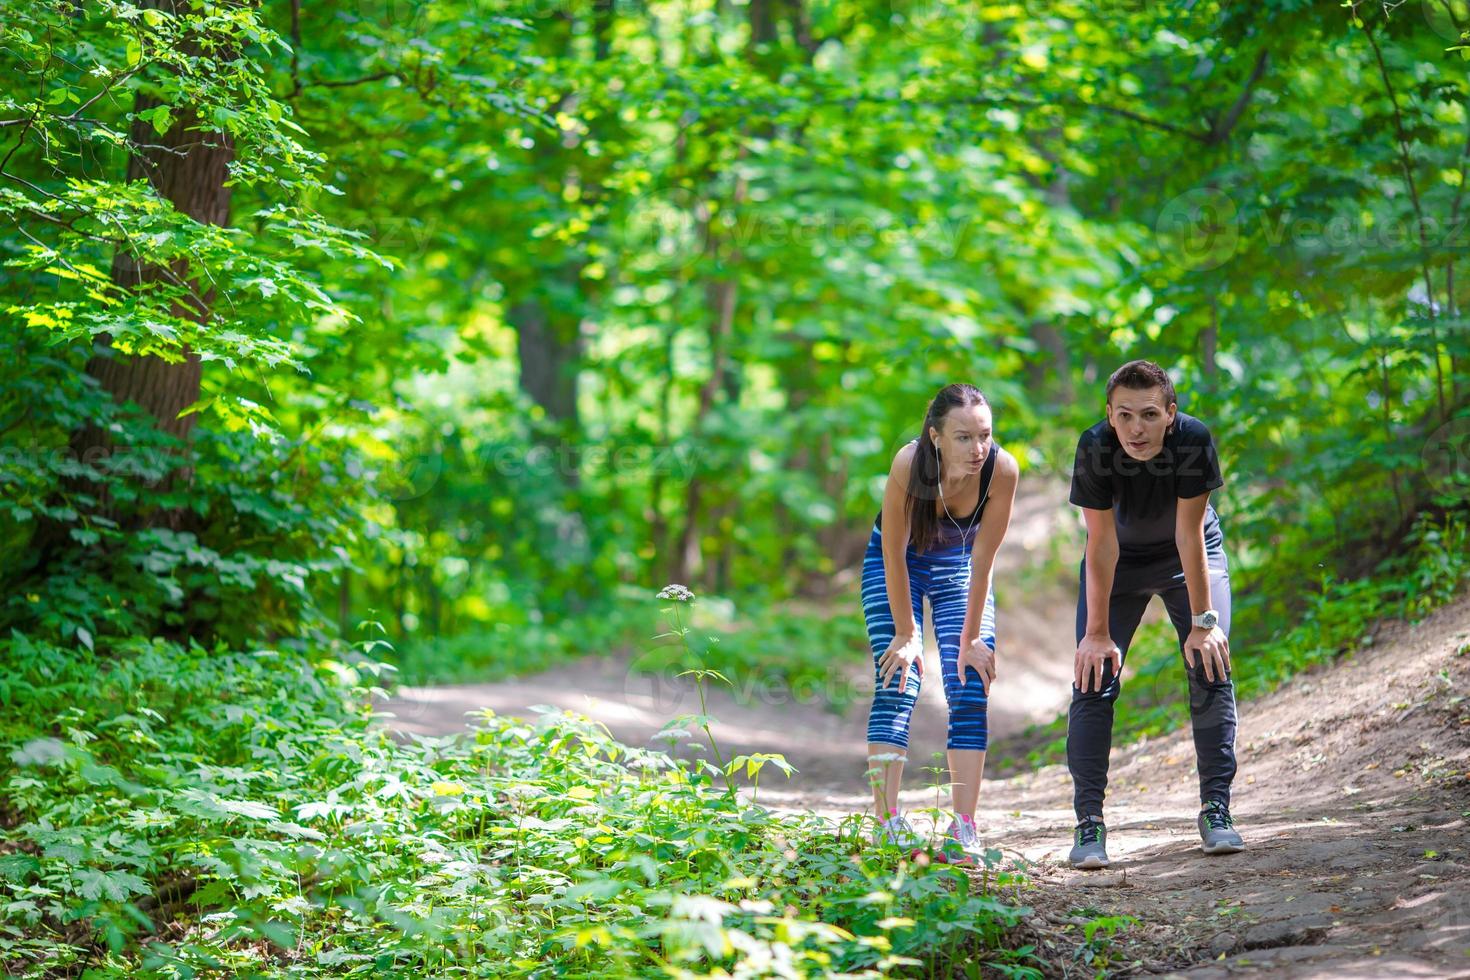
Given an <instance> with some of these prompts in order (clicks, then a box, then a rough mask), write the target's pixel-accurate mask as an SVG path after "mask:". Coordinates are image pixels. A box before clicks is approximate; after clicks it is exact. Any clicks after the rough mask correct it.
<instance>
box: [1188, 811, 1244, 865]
mask: <svg viewBox="0 0 1470 980" xmlns="http://www.w3.org/2000/svg"><path fill="white" fill-rule="evenodd" d="M1199 836H1200V841H1201V843H1200V850H1202V851H1204V852H1205V853H1206V854H1235V853H1236V852H1238V851H1243V850H1245V841H1243V840H1241V838H1240V834H1238V833H1236V832H1235V821H1234V820H1232V819H1231V818H1230V808H1229V807H1228V806H1226V805H1225V804H1224V803H1223V802H1222V801H1220V800H1210V801H1209V802H1208V803H1206V804H1205V808H1204V809H1203V810H1201V811H1200V812H1199Z"/></svg>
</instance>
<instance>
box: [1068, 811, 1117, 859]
mask: <svg viewBox="0 0 1470 980" xmlns="http://www.w3.org/2000/svg"><path fill="white" fill-rule="evenodd" d="M1067 860H1069V861H1071V862H1072V867H1074V868H1087V869H1092V868H1106V867H1107V866H1108V828H1107V827H1105V826H1103V822H1102V817H1083V818H1082V822H1081V823H1079V824H1078V825H1077V829H1076V830H1075V831H1074V832H1073V834H1072V853H1071V854H1070V855H1069V856H1068V858H1067Z"/></svg>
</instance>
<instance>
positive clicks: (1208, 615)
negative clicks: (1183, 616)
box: [1190, 609, 1220, 630]
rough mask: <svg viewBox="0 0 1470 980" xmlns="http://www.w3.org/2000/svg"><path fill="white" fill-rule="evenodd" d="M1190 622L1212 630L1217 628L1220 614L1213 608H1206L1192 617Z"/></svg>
mask: <svg viewBox="0 0 1470 980" xmlns="http://www.w3.org/2000/svg"><path fill="white" fill-rule="evenodd" d="M1190 622H1192V623H1194V625H1196V626H1198V627H1199V628H1200V629H1206V630H1212V629H1214V628H1215V624H1216V623H1218V622H1220V614H1219V613H1217V612H1215V610H1213V609H1206V610H1205V611H1204V612H1202V613H1200V614H1199V615H1198V616H1193V617H1191V618H1190Z"/></svg>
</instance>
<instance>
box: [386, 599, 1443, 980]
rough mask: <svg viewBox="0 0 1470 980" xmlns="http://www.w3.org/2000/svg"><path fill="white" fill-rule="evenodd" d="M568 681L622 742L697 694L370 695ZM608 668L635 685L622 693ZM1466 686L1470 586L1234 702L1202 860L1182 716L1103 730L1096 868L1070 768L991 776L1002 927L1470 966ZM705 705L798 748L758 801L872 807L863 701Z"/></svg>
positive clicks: (415, 720) (476, 703) (777, 747)
mask: <svg viewBox="0 0 1470 980" xmlns="http://www.w3.org/2000/svg"><path fill="white" fill-rule="evenodd" d="M594 668H596V672H593V670H594ZM1241 669H1249V668H1248V665H1246V664H1242V665H1241ZM569 678H574V679H575V682H576V684H575V686H576V687H578V688H579V689H581V690H584V691H585V690H594V691H597V692H599V696H598V697H597V698H596V700H593V701H591V702H587V703H588V704H590V707H591V709H592V710H591V711H589V713H590V714H592V715H593V717H597V718H599V719H601V720H602V721H604V722H606V723H607V724H608V726H609V727H610V728H611V729H612V730H613V732H614V733H615V734H619V735H620V736H627V737H628V738H629V740H632V741H639V735H640V733H644V732H649V731H651V730H653V729H654V728H656V727H657V725H658V723H661V721H662V719H663V718H666V717H668V716H669V715H672V714H675V713H677V712H678V711H680V710H692V708H693V707H694V706H696V705H692V704H689V703H676V704H673V710H668V709H669V708H670V703H669V702H678V701H679V698H678V696H677V695H670V696H669V697H667V698H666V699H664V702H660V699H659V698H658V697H656V696H652V695H649V694H646V693H645V694H641V695H640V694H639V692H638V690H637V685H636V683H629V684H626V685H625V684H624V682H623V675H621V674H620V673H619V671H618V670H617V669H615V668H614V667H613V665H612V664H610V663H608V662H601V663H596V662H589V663H587V664H584V665H579V667H578V668H577V669H569V670H566V671H558V672H556V673H555V674H554V675H552V676H548V677H543V678H540V679H530V680H525V681H517V682H513V683H507V684H503V685H474V686H468V687H459V688H440V689H421V690H417V691H414V690H410V691H405V692H403V693H402V695H401V696H400V698H398V699H397V700H395V701H393V702H390V703H388V704H387V705H385V706H384V707H385V709H386V710H390V711H394V712H395V713H396V714H397V716H398V717H397V719H396V720H395V721H393V722H392V724H393V725H394V727H396V728H399V729H400V730H404V731H420V732H434V733H438V732H445V731H451V730H455V729H456V728H458V727H460V726H461V725H462V724H463V722H462V720H461V719H462V717H463V716H462V714H461V712H462V711H463V710H465V709H467V708H470V709H473V708H478V707H481V706H490V707H492V708H494V709H495V710H497V711H507V712H514V713H521V714H525V713H526V709H527V707H528V706H529V705H533V704H537V703H547V704H553V705H561V706H566V707H573V708H577V709H578V710H582V706H581V705H579V704H577V703H576V702H577V701H578V699H579V698H582V697H583V696H582V695H580V694H572V693H569V691H568V689H569V688H570V687H572V686H573V685H572V684H570V683H569ZM620 687H626V688H628V690H625V691H624V693H623V694H622V695H621V696H619V694H618V690H619V688H620ZM930 687H937V685H930ZM998 691H999V688H997V692H998ZM1467 692H1470V599H1465V600H1461V601H1459V602H1457V603H1456V604H1454V605H1452V606H1449V607H1446V608H1445V609H1442V610H1440V611H1439V612H1438V613H1437V614H1435V615H1434V616H1432V617H1430V618H1429V619H1428V620H1426V621H1425V622H1424V623H1421V624H1419V625H1418V626H1408V625H1405V624H1388V625H1387V626H1385V627H1384V629H1382V630H1381V631H1380V632H1379V634H1378V635H1377V638H1376V642H1375V643H1374V644H1373V646H1372V647H1370V648H1369V650H1368V651H1366V652H1363V653H1359V654H1357V655H1356V656H1354V657H1352V658H1349V659H1346V660H1344V661H1341V662H1339V663H1336V664H1332V665H1330V666H1327V667H1323V668H1319V669H1317V670H1313V671H1309V672H1307V673H1304V674H1302V675H1300V676H1299V677H1298V678H1296V679H1295V680H1294V681H1292V682H1291V683H1290V684H1289V685H1287V686H1285V687H1283V688H1282V689H1280V690H1278V691H1276V692H1275V693H1273V694H1271V695H1269V696H1267V697H1265V698H1262V699H1260V700H1258V701H1255V702H1250V703H1246V704H1244V705H1242V707H1241V732H1240V736H1239V739H1238V743H1237V744H1238V754H1239V759H1240V775H1239V777H1238V779H1237V782H1236V788H1235V802H1234V806H1233V810H1234V813H1235V815H1236V818H1237V821H1238V825H1239V826H1240V828H1241V830H1242V832H1243V833H1244V835H1245V837H1246V841H1247V844H1248V849H1247V850H1246V851H1245V853H1243V854H1238V855H1231V856H1225V857H1214V858H1210V857H1206V856H1204V855H1203V854H1201V853H1200V852H1199V850H1198V848H1197V844H1198V837H1197V835H1196V832H1195V830H1194V824H1193V819H1194V813H1195V811H1196V809H1197V807H1198V804H1197V799H1198V797H1197V782H1196V779H1197V777H1196V775H1195V772H1194V753H1193V745H1192V743H1191V742H1190V739H1189V733H1188V732H1187V731H1181V732H1177V733H1175V734H1173V735H1170V736H1168V737H1165V738H1162V739H1156V740H1153V741H1145V742H1140V743H1137V744H1134V745H1131V746H1126V747H1123V748H1115V749H1114V753H1113V756H1114V758H1113V765H1112V781H1111V786H1110V793H1109V802H1108V808H1107V817H1108V826H1109V834H1110V840H1109V850H1110V853H1111V855H1112V857H1113V865H1112V867H1111V868H1109V869H1107V870H1105V871H1095V872H1078V871H1074V870H1072V869H1071V868H1070V867H1068V866H1066V864H1065V856H1066V850H1067V847H1068V846H1069V844H1070V840H1069V834H1070V830H1071V825H1072V815H1071V805H1070V803H1071V785H1070V781H1069V779H1068V777H1067V773H1066V770H1065V768H1064V767H1062V766H1049V767H1046V768H1043V769H1041V770H1038V771H1033V772H1029V773H1026V774H1023V775H1018V776H1013V777H1010V778H1005V779H991V780H987V781H986V784H985V788H984V791H983V794H982V798H981V811H980V813H979V814H978V819H979V823H980V825H981V827H982V828H983V829H984V830H985V831H986V837H987V840H988V842H989V843H991V844H992V845H993V846H996V847H999V848H1001V849H1002V851H1003V852H1004V853H1005V854H1006V855H1007V857H1008V858H1009V859H1012V860H1023V861H1024V862H1026V864H1027V865H1028V866H1029V873H1030V874H1031V876H1032V879H1033V881H1034V882H1035V883H1036V885H1037V887H1035V888H1032V889H1029V890H1028V891H1027V892H1026V893H1025V901H1026V902H1027V903H1028V904H1030V905H1031V906H1032V907H1033V908H1034V909H1035V910H1036V911H1035V914H1033V915H1032V916H1031V917H1030V918H1029V919H1028V920H1027V922H1026V925H1025V926H1024V927H1023V929H1022V934H1021V935H1019V936H1017V937H1016V942H1017V943H1018V944H1019V943H1021V942H1036V943H1038V944H1040V946H1041V948H1042V950H1043V951H1044V952H1045V953H1046V954H1047V957H1046V958H1047V960H1048V964H1049V969H1050V972H1053V973H1054V974H1055V975H1058V976H1061V975H1073V976H1085V975H1092V973H1093V972H1094V970H1095V969H1096V968H1097V967H1099V966H1103V965H1106V966H1107V969H1108V970H1110V971H1112V970H1119V971H1123V972H1127V973H1149V974H1155V973H1164V974H1167V973H1171V972H1178V973H1180V974H1183V975H1187V976H1190V977H1199V978H1213V977H1225V976H1234V975H1238V974H1255V975H1259V976H1271V977H1277V976H1291V977H1322V978H1329V977H1470V854H1467V842H1470V834H1467V822H1470V821H1467V816H1470V776H1467V771H1470V700H1467V699H1466V694H1467ZM685 696H686V697H687V696H688V695H687V693H686V695H685ZM1125 696H1126V695H1125ZM926 697H927V695H926ZM640 698H642V699H644V700H642V701H640ZM858 707H859V708H860V707H861V706H858ZM938 708H939V706H938V705H926V706H921V709H920V710H921V714H923V715H928V716H932V717H931V718H930V720H929V722H928V724H929V725H931V727H932V726H933V725H934V724H935V723H936V722H935V719H939V721H938V724H939V726H940V734H939V736H938V738H937V739H936V738H935V737H934V732H933V731H930V732H927V733H925V732H919V731H916V733H915V737H916V740H917V739H921V738H922V739H926V740H927V741H928V744H936V745H937V744H942V712H941V711H940V710H938ZM711 711H712V713H713V714H715V715H716V716H721V715H723V716H724V717H726V718H727V719H729V720H727V721H724V722H722V723H721V724H720V725H719V726H717V727H716V729H715V734H716V737H717V738H719V739H721V740H722V742H723V743H724V744H725V745H726V746H728V747H730V748H733V749H736V750H740V751H743V750H747V749H748V750H754V751H776V752H785V753H786V754H787V755H788V757H789V758H791V759H793V760H794V761H795V762H796V763H797V764H798V765H800V766H802V769H803V771H802V773H801V775H800V776H799V777H798V778H796V779H793V780H792V781H791V782H790V783H787V784H781V783H780V782H779V777H773V779H770V780H768V781H767V782H766V784H765V785H764V786H762V788H761V802H762V803H763V804H765V805H768V806H776V807H780V808H790V809H798V810H814V811H816V812H819V813H822V814H827V815H831V816H841V815H845V814H849V813H852V812H861V811H865V810H866V809H867V808H868V806H869V804H868V801H867V798H866V795H865V794H863V793H861V792H854V788H855V787H860V786H861V769H862V766H863V760H862V745H861V729H860V728H858V729H857V736H856V738H854V737H853V736H854V729H853V725H854V718H855V717H856V716H859V715H860V714H861V712H860V711H855V712H854V713H853V714H851V715H849V716H848V717H847V718H839V717H838V716H836V715H832V714H830V713H827V712H824V711H822V710H821V709H820V708H818V707H814V706H792V705H791V704H784V705H781V704H749V703H747V704H741V703H739V701H738V699H737V698H734V697H732V696H730V695H729V694H721V695H719V696H717V697H716V698H715V699H714V701H713V702H712V703H711ZM793 712H796V717H797V718H799V724H796V725H794V724H793ZM793 729H795V730H796V731H797V734H796V735H794V736H793V735H792V730H793ZM997 750H998V751H1004V744H1003V743H1002V744H1001V745H998V746H997ZM903 800H904V802H905V804H906V806H908V807H920V806H927V805H929V804H930V803H931V802H932V800H933V794H932V792H931V791H929V790H926V789H923V788H915V789H911V790H906V791H905V792H904V794H903ZM916 822H917V823H919V825H920V829H926V828H925V827H924V825H923V822H922V818H920V819H919V820H918V821H916ZM1084 912H1085V913H1087V914H1097V913H1105V914H1110V915H1112V914H1127V915H1133V916H1136V917H1137V918H1138V919H1139V920H1140V921H1139V924H1138V925H1136V926H1134V927H1132V928H1131V929H1128V930H1126V931H1125V932H1124V933H1123V934H1122V935H1121V936H1120V937H1119V938H1117V939H1116V940H1114V941H1113V942H1112V943H1111V944H1110V945H1109V946H1107V947H1105V948H1104V949H1103V951H1102V953H1103V955H1104V956H1105V957H1106V959H1105V960H1104V959H1098V960H1096V961H1095V962H1094V964H1093V967H1092V968H1088V967H1087V966H1085V965H1084V963H1083V962H1082V961H1081V960H1079V959H1078V956H1079V951H1085V946H1084V943H1083V939H1082V935H1081V921H1082V919H1081V918H1080V915H1081V914H1083V913H1084Z"/></svg>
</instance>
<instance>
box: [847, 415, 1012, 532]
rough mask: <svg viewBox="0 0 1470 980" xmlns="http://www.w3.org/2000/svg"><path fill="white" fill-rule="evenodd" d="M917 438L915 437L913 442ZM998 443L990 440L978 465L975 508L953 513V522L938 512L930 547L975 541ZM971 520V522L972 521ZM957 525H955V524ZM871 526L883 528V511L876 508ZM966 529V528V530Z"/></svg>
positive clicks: (993, 467)
mask: <svg viewBox="0 0 1470 980" xmlns="http://www.w3.org/2000/svg"><path fill="white" fill-rule="evenodd" d="M918 441H919V440H917V439H915V440H914V442H918ZM999 450H1000V443H998V442H992V443H991V444H990V452H989V453H988V454H987V455H986V457H985V463H984V465H982V466H981V467H980V498H979V501H978V502H977V503H976V504H975V509H974V510H972V511H970V513H968V514H966V515H964V516H963V517H961V516H960V515H958V514H955V515H953V522H952V523H951V520H950V518H949V517H945V516H944V513H943V512H942V511H941V512H940V514H939V526H938V528H937V529H936V530H935V532H934V541H933V543H932V544H930V547H931V548H953V547H955V546H957V545H960V544H964V545H965V546H966V547H968V546H970V545H973V544H974V543H975V535H976V534H978V533H979V531H980V521H981V519H982V518H983V517H984V516H985V515H984V512H985V504H986V503H987V502H988V501H989V500H990V481H991V480H992V478H993V477H994V476H995V457H996V456H997V455H998V454H999ZM972 522H973V523H972ZM956 524H957V525H959V526H958V527H956V526H955V525H956ZM873 527H875V528H877V529H878V530H880V531H881V530H882V529H883V511H882V509H881V508H880V509H879V510H878V519H877V520H876V521H874V522H873ZM967 529H968V530H967Z"/></svg>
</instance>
